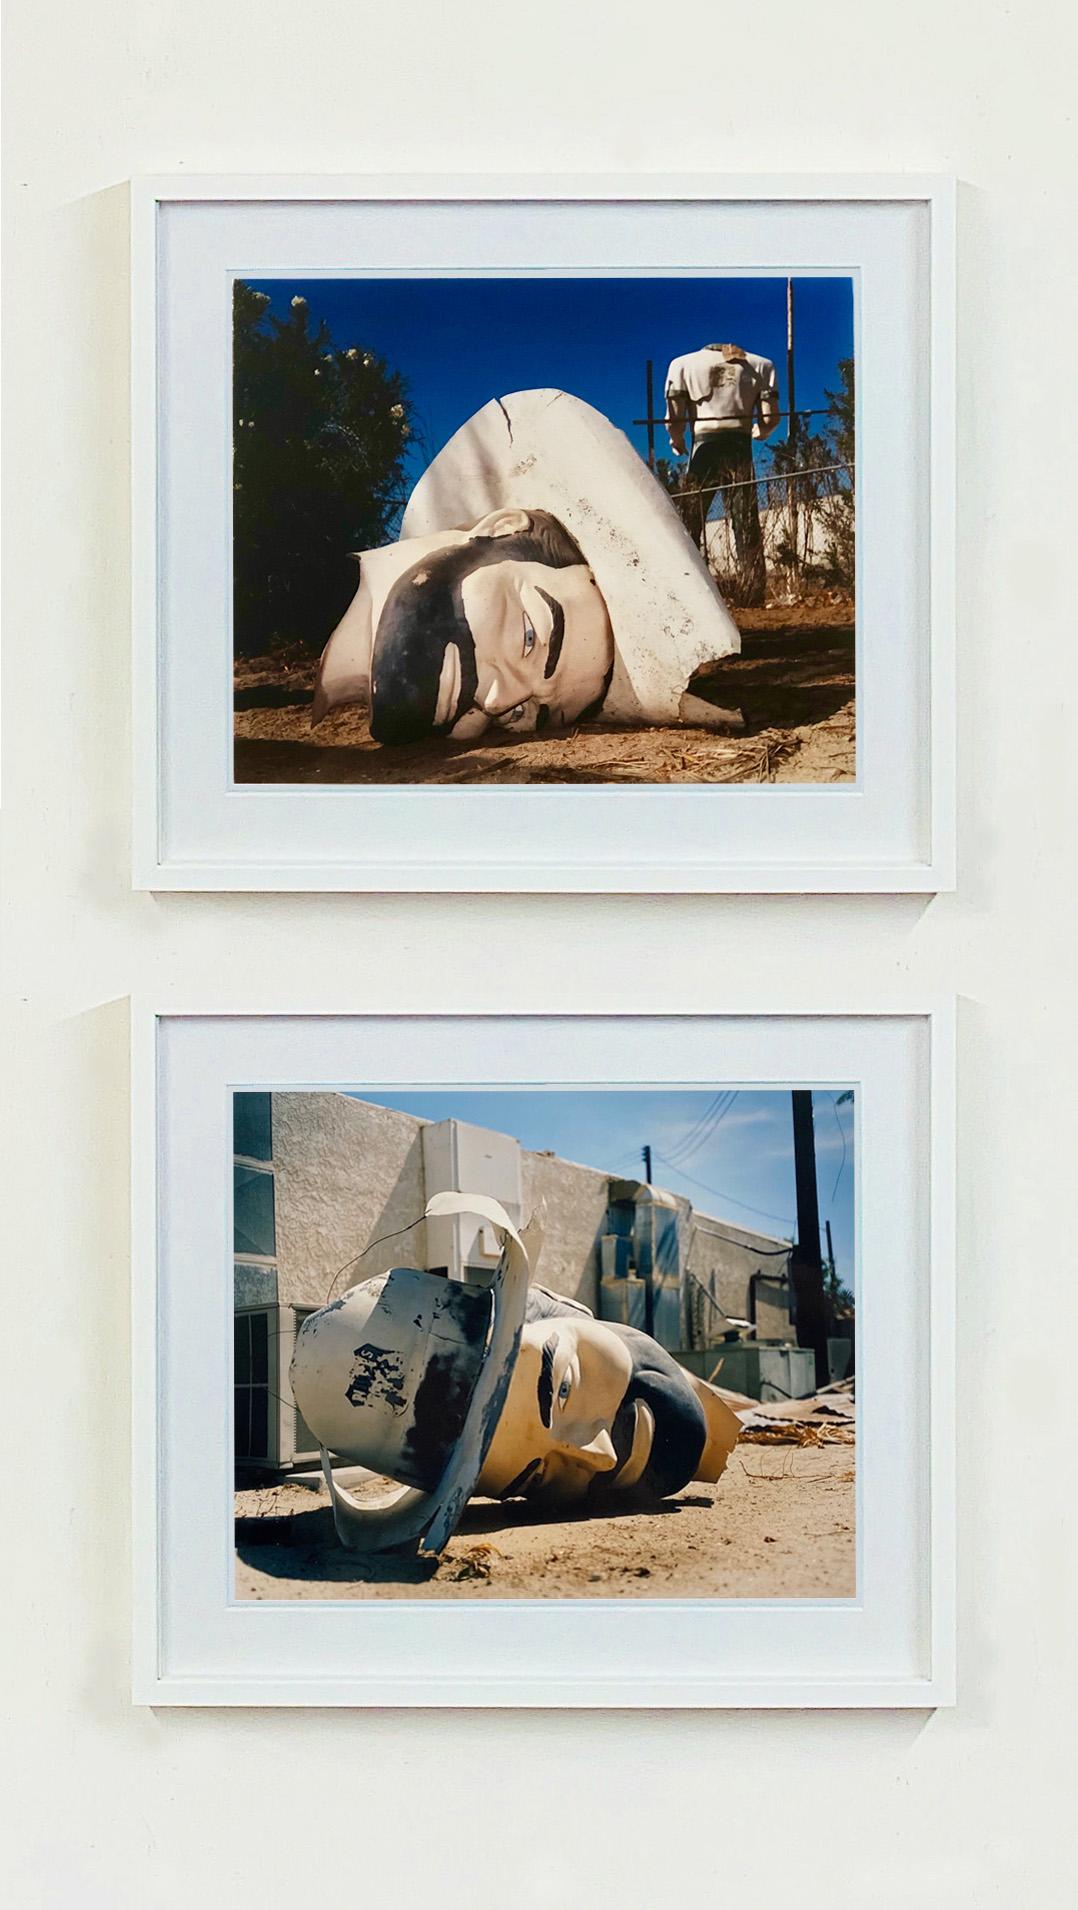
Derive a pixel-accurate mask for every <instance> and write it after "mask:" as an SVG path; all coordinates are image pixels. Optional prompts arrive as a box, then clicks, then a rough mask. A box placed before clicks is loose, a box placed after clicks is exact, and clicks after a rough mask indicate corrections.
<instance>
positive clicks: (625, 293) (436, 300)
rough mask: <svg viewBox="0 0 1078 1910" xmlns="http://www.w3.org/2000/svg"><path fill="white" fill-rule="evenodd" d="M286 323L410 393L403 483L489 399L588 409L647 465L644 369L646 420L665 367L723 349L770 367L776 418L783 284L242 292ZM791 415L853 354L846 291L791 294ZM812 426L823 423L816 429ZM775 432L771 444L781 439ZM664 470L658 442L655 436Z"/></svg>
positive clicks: (429, 283) (390, 282)
mask: <svg viewBox="0 0 1078 1910" xmlns="http://www.w3.org/2000/svg"><path fill="white" fill-rule="evenodd" d="M249 283H251V284H253V285H254V286H255V287H256V289H257V290H258V291H261V292H266V293H268V294H269V296H270V299H271V306H270V310H271V311H272V312H273V314H274V315H275V316H277V317H280V318H287V317H288V316H289V308H290V303H291V300H292V298H293V297H295V296H297V295H298V296H299V297H302V298H305V299H306V300H307V302H308V304H309V306H310V314H311V318H312V320H315V321H317V320H318V319H320V318H324V319H325V320H326V323H327V324H328V326H329V328H330V332H331V333H332V337H333V344H334V346H335V347H336V348H338V349H340V350H346V349H347V348H348V347H349V346H350V345H356V346H358V347H359V348H360V349H361V350H366V351H371V350H373V351H375V352H377V353H378V354H379V355H380V356H381V357H383V358H384V359H385V360H386V362H387V363H388V365H389V366H390V368H391V369H392V370H394V371H400V372H402V373H403V374H404V377H405V378H406V379H407V381H408V386H409V391H410V396H411V402H412V405H413V409H414V414H415V418H416V424H417V439H416V442H415V445H414V448H413V450H412V452H411V454H410V462H409V481H410V482H413V483H414V481H415V479H416V478H417V477H418V476H419V475H420V472H421V471H422V470H423V469H424V467H425V465H426V463H427V461H428V458H430V457H432V456H433V455H434V453H435V452H436V451H438V450H439V449H440V448H441V446H442V445H443V444H444V443H445V441H446V439H447V438H449V437H451V436H452V434H453V432H454V431H455V430H456V429H457V427H458V425H461V424H463V423H464V421H465V419H467V418H469V417H470V416H471V415H472V413H473V411H477V410H478V409H479V407H480V405H483V404H486V402H487V400H488V399H489V398H496V397H502V396H504V394H505V393H506V392H510V391H521V390H526V389H528V388H529V387H532V386H542V385H550V386H555V387H557V388H558V389H560V390H563V391H570V392H573V393H574V394H575V395H576V396H577V397H579V398H586V399H587V401H588V402H589V404H593V405H595V406H597V408H598V409H599V410H600V411H603V412H605V413H606V415H607V417H608V418H611V419H612V420H613V422H614V423H615V424H616V425H618V426H619V427H620V428H621V429H622V430H623V431H625V432H626V433H627V434H628V436H629V437H630V438H631V439H632V441H633V443H634V444H635V445H636V447H637V449H638V450H639V452H640V454H641V456H646V454H647V434H646V432H645V430H644V428H643V427H642V426H634V425H633V423H632V420H633V419H634V418H642V417H643V416H644V415H645V381H644V367H645V364H646V361H647V360H648V359H649V358H651V359H653V360H654V364H655V380H656V414H657V415H661V413H662V393H663V380H664V378H665V374H666V367H667V365H668V364H669V362H670V360H671V359H672V358H674V357H676V356H678V355H679V354H680V353H682V352H685V351H691V350H694V349H695V348H696V347H697V346H699V345H704V344H708V343H710V342H713V341H714V342H722V341H725V340H732V341H733V342H734V343H736V344H739V345H742V346H744V348H745V349H746V350H747V351H752V352H758V353H760V354H761V355H762V356H763V357H765V358H771V359H772V360H773V361H774V363H775V367H776V369H777V371H778V374H779V395H780V402H781V405H782V408H783V409H784V410H785V408H786V281H785V279H784V278H680V279H666V278H663V279H659V278H630V279H615V278H598V279H557V278H546V277H544V278H533V279H522V278H508V279H460V278H438V279H360V278H356V279H328V278H324V279H287V280H286V279H252V280H250V281H249ZM794 306H795V316H796V361H795V376H796V384H797V405H798V409H799V410H802V409H806V408H811V407H816V406H823V405H825V404H826V402H827V401H826V398H825V396H824V393H825V389H826V388H827V387H831V388H832V389H833V388H834V387H835V386H836V385H837V383H838V374H837V365H838V361H839V359H840V358H845V357H849V356H850V355H851V354H852V352H853V282H852V280H851V279H848V278H833V277H832V278H798V279H796V280H795V282H794ZM817 422H822V420H819V421H817ZM784 431H785V427H784V426H781V425H780V427H779V431H778V432H777V433H776V438H778V437H780V436H781V435H783V434H784ZM656 449H657V452H658V454H659V455H660V456H669V454H670V453H669V445H668V443H667V441H666V434H665V432H663V431H661V430H660V431H659V432H658V433H657V435H656Z"/></svg>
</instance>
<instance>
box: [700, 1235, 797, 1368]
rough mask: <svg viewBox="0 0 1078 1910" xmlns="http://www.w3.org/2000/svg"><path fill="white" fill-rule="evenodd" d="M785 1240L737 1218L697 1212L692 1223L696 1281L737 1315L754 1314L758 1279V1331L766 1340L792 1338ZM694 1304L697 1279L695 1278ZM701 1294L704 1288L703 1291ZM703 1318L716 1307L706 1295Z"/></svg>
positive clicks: (756, 1307)
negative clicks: (720, 1218)
mask: <svg viewBox="0 0 1078 1910" xmlns="http://www.w3.org/2000/svg"><path fill="white" fill-rule="evenodd" d="M783 1247H784V1243H783V1242H782V1241H781V1240H774V1239H771V1238H770V1237H769V1236H768V1235H766V1234H757V1233H749V1232H748V1231H747V1230H746V1229H745V1228H742V1227H736V1226H734V1224H733V1223H732V1222H731V1221H726V1220H723V1221H718V1220H716V1219H714V1218H713V1216H711V1215H709V1214H701V1213H698V1212H696V1211H695V1210H694V1212H693V1216H692V1221H691V1223H690V1226H689V1247H688V1252H687V1255H686V1266H687V1268H688V1271H689V1273H690V1275H692V1276H693V1279H694V1280H697V1281H699V1282H700V1284H701V1285H702V1286H704V1287H706V1288H707V1290H708V1292H709V1293H711V1294H712V1295H713V1296H714V1298H715V1299H716V1300H717V1301H718V1303H719V1305H720V1306H721V1307H722V1310H723V1312H724V1313H726V1314H728V1315H730V1316H732V1317H733V1318H734V1319H738V1320H747V1319H749V1318H751V1317H752V1311H753V1302H752V1297H751V1286H752V1281H753V1276H754V1275H758V1276H759V1277H758V1278H757V1279H756V1286H755V1292H756V1301H755V1313H756V1331H757V1337H758V1338H759V1339H761V1340H776V1339H787V1338H789V1337H790V1335H791V1332H792V1328H791V1323H790V1290H789V1286H788V1284H787V1273H788V1256H787V1255H786V1254H785V1253H784V1251H783ZM689 1288H690V1306H693V1307H695V1302H694V1301H693V1300H692V1297H691V1295H692V1291H693V1280H690V1282H689ZM697 1292H698V1289H697ZM700 1306H701V1307H702V1309H703V1315H702V1317H703V1318H705V1319H706V1318H707V1315H708V1313H710V1312H712V1311H713V1309H711V1308H709V1306H708V1304H707V1301H706V1300H704V1299H703V1298H702V1296H701V1297H700Z"/></svg>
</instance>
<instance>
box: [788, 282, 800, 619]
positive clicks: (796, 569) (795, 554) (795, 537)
mask: <svg viewBox="0 0 1078 1910" xmlns="http://www.w3.org/2000/svg"><path fill="white" fill-rule="evenodd" d="M796 406H797V398H796V394H795V389H794V282H793V279H787V281H786V443H787V445H788V446H789V448H790V452H791V454H792V455H791V458H790V468H791V471H792V470H793V468H794V466H795V465H796V463H797V452H798V446H799V443H800V438H801V433H800V429H799V421H798V416H797V409H796ZM797 485H798V480H797V479H796V478H795V477H793V476H789V477H787V479H786V501H787V504H788V506H789V516H790V554H791V557H792V560H793V578H794V582H795V583H796V580H797V577H798V575H799V573H800V570H801V560H800V553H799V551H798V542H799V539H800V535H801V526H800V524H799V522H798V516H799V513H798V509H797Z"/></svg>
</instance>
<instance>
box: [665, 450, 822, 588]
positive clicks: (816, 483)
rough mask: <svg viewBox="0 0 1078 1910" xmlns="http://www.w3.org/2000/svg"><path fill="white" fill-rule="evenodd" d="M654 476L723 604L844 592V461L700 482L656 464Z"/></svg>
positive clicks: (672, 468) (809, 464)
mask: <svg viewBox="0 0 1078 1910" xmlns="http://www.w3.org/2000/svg"><path fill="white" fill-rule="evenodd" d="M656 476H657V477H658V478H659V481H660V482H661V483H662V484H663V485H664V488H665V489H666V490H667V491H668V492H669V493H670V496H671V497H672V498H673V501H674V503H675V504H676V505H677V508H678V510H679V511H680V513H681V516H682V518H683V519H684V522H685V525H686V528H687V529H688V530H689V532H690V534H691V535H692V537H693V538H694V539H695V541H696V543H697V544H698V545H699V547H700V550H701V551H702V552H703V554H704V556H705V557H706V559H707V562H708V565H709V567H710V569H711V571H712V574H713V575H714V577H715V579H716V581H717V583H718V585H719V588H720V589H721V591H722V593H723V595H724V597H725V598H726V599H727V601H728V602H730V603H732V604H737V605H753V604H765V603H786V604H788V603H797V602H799V601H801V600H803V599H806V598H810V597H813V596H816V595H818V594H819V592H820V591H822V590H831V591H837V592H840V593H841V594H842V595H843V596H847V595H848V596H851V597H852V595H853V588H854V554H855V516H856V513H855V491H854V469H853V465H852V464H840V463H819V464H813V463H807V464H804V465H803V466H801V467H800V468H798V469H795V470H791V471H782V472H775V471H769V472H767V473H766V474H763V473H761V474H759V475H757V476H756V477H754V478H739V479H735V480H733V481H731V482H729V483H724V484H719V485H715V484H707V485H700V484H693V483H691V482H689V481H687V480H686V479H683V478H682V476H681V474H680V473H679V472H678V471H677V470H676V469H675V468H674V467H672V466H669V465H664V464H663V463H662V462H661V461H660V463H659V464H658V466H657V468H656Z"/></svg>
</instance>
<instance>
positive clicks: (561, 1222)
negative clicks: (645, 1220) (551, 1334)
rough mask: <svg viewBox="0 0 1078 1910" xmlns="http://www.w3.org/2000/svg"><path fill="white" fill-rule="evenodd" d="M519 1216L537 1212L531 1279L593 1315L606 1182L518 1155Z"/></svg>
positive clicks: (546, 1159)
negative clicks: (539, 1243) (538, 1249)
mask: <svg viewBox="0 0 1078 1910" xmlns="http://www.w3.org/2000/svg"><path fill="white" fill-rule="evenodd" d="M522 1173H523V1182H524V1213H525V1217H526V1218H527V1217H528V1216H529V1215H531V1214H533V1213H534V1212H535V1211H536V1210H537V1208H539V1207H540V1205H541V1206H542V1208H543V1251H542V1254H541V1255H540V1258H539V1264H538V1267H537V1269H536V1275H535V1277H536V1279H537V1280H538V1281H539V1282H540V1284H541V1285H542V1286H544V1287H549V1288H550V1289H551V1291H552V1292H553V1293H564V1294H566V1295H567V1297H568V1298H569V1299H571V1300H582V1301H583V1303H584V1305H585V1306H588V1307H590V1308H591V1310H592V1312H593V1313H597V1312H598V1310H599V1240H600V1238H601V1236H602V1235H603V1234H604V1233H605V1231H606V1226H607V1207H608V1204H609V1199H610V1191H609V1190H610V1178H609V1175H607V1174H601V1173H598V1172H597V1171H596V1170H595V1169H594V1168H591V1167H578V1166H577V1165H576V1164H575V1162H573V1161H563V1160H559V1159H558V1157H557V1155H554V1154H529V1153H527V1152H524V1153H523V1155H522Z"/></svg>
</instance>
